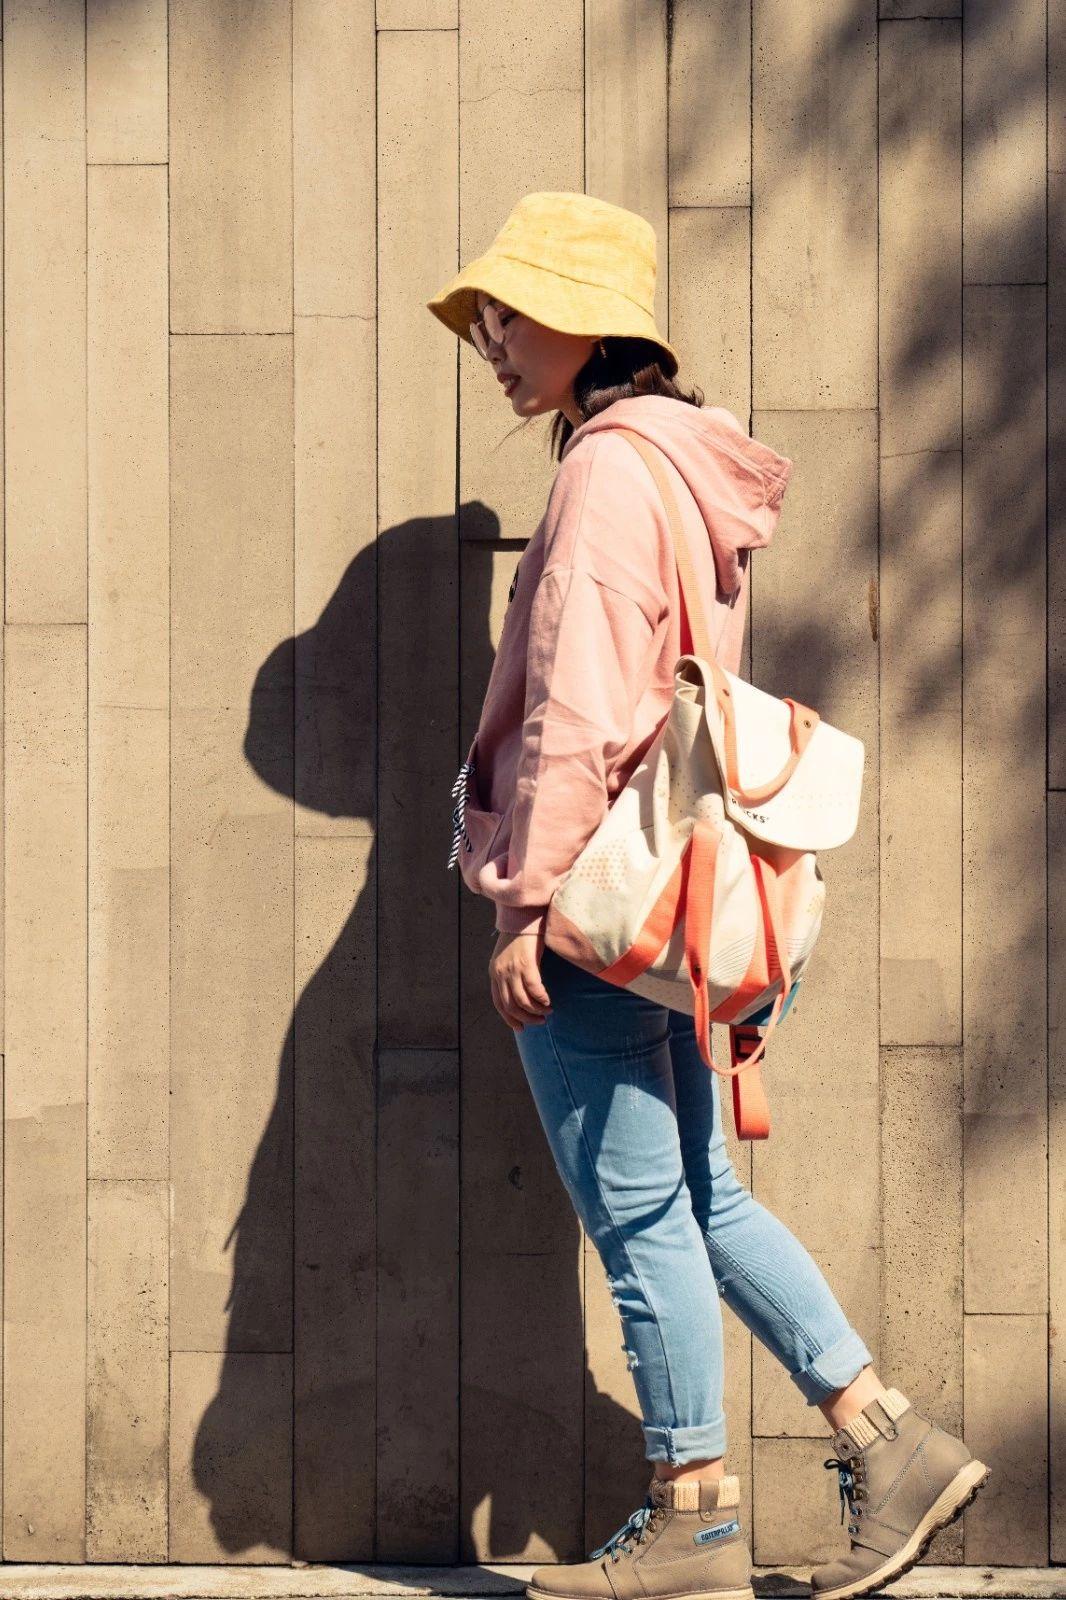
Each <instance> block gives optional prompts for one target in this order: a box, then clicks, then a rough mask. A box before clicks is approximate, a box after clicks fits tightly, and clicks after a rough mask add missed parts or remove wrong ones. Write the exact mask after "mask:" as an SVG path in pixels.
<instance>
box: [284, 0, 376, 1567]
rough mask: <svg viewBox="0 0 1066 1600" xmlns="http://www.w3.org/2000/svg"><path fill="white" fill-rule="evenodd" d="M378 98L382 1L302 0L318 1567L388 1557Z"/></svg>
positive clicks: (302, 474)
mask: <svg viewBox="0 0 1066 1600" xmlns="http://www.w3.org/2000/svg"><path fill="white" fill-rule="evenodd" d="M376 110H377V101H376V80H375V35H374V8H373V4H372V3H371V0H366V3H363V4H361V5H357V6H350V5H347V4H338V3H336V0H298V3H297V4H296V5H295V6H294V10H293V124H294V126H293V168H294V186H295V187H294V204H295V210H294V229H293V231H294V245H293V255H294V268H293V270H294V302H295V306H296V310H297V313H298V314H297V316H296V319H295V341H294V362H295V372H294V429H295V439H294V458H295V542H296V554H295V574H294V578H295V595H294V599H295V611H296V619H295V620H296V638H295V642H294V666H295V675H296V676H295V706H294V713H295V752H294V755H295V798H296V833H297V845H296V860H295V871H296V963H297V964H296V991H297V995H298V999H297V1004H296V1012H295V1016H294V1025H293V1051H294V1070H295V1077H294V1086H295V1101H294V1110H295V1152H294V1154H295V1175H296V1176H295V1183H296V1194H295V1213H294V1280H293V1281H294V1297H295V1304H294V1311H293V1315H294V1338H295V1345H294V1357H293V1361H294V1370H293V1389H294V1395H293V1427H294V1439H293V1471H294V1481H293V1516H294V1529H293V1548H294V1551H295V1552H296V1554H297V1556H298V1557H299V1558H300V1559H301V1560H305V1561H330V1560H340V1561H344V1560H365V1559H369V1558H372V1557H373V1554H374V1548H375V1521H376V1515H377V1507H376V1504H375V1481H376V1475H377V1463H376V1434H377V1425H378V1415H377V1381H376V1371H375V1369H376V1361H377V1349H378V1346H377V1340H376V1289H375V1280H376V1242H375V1232H376V1223H377V1181H378V1173H379V1168H378V1164H377V1158H376V1149H375V1095H376V1086H375V1062H374V1041H375V1032H376V1020H377V1018H376V1008H377V959H378V941H377V904H378V902H377V894H376V878H377V868H376V858H375V853H374V827H375V819H376V811H377V803H376V797H375V769H376V757H377V752H376V718H377V695H378V684H377V645H378V635H377V553H376V538H377V388H376V368H377V303H376V295H377V281H376V280H377V251H376V232H377V223H376V215H375V199H376V194H375V188H376V145H375V116H376ZM327 1463H328V1470H325V1469H324V1464H327Z"/></svg>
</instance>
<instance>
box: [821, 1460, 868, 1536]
mask: <svg viewBox="0 0 1066 1600" xmlns="http://www.w3.org/2000/svg"><path fill="white" fill-rule="evenodd" d="M822 1465H823V1466H825V1467H835V1468H836V1470H837V1478H838V1482H837V1488H838V1489H839V1491H840V1520H841V1522H843V1520H844V1512H845V1510H847V1511H848V1512H849V1513H850V1514H851V1516H852V1518H853V1519H854V1520H853V1521H852V1522H849V1523H848V1532H849V1533H858V1531H859V1523H858V1519H859V1517H861V1516H862V1507H861V1506H860V1505H859V1500H860V1499H863V1498H865V1495H866V1476H865V1473H864V1471H863V1466H862V1458H861V1456H860V1457H856V1458H855V1459H854V1460H851V1461H847V1460H842V1459H841V1457H840V1456H829V1458H828V1459H827V1460H826V1461H824V1462H823V1463H822Z"/></svg>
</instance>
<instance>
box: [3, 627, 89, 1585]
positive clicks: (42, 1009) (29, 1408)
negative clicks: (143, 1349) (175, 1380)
mask: <svg viewBox="0 0 1066 1600" xmlns="http://www.w3.org/2000/svg"><path fill="white" fill-rule="evenodd" d="M6 633H7V639H6V651H5V683H4V702H5V703H4V741H5V761H4V768H5V793H4V807H5V813H6V826H5V837H4V855H5V873H4V876H5V881H6V884H7V896H6V904H5V908H4V914H5V919H6V924H7V926H6V934H5V939H4V948H5V960H6V966H7V973H6V984H5V990H6V995H7V1048H6V1059H5V1069H6V1070H5V1084H4V1091H5V1100H4V1228H5V1239H4V1351H3V1363H4V1374H3V1376H4V1460H3V1477H4V1559H5V1560H6V1561H84V1559H85V1008H86V966H85V944H86V918H87V905H86V889H85V880H86V838H85V831H86V830H85V809H86V808H85V795H86V755H85V743H86V729H85V722H86V707H85V699H86V687H85V629H84V628H81V627H44V626H29V627H23V626H11V625H9V626H8V628H7V630H6Z"/></svg>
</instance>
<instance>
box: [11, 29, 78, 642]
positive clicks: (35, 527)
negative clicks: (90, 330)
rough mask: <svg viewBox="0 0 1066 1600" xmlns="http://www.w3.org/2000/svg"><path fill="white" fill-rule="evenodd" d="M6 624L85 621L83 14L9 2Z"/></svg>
mask: <svg viewBox="0 0 1066 1600" xmlns="http://www.w3.org/2000/svg"><path fill="white" fill-rule="evenodd" d="M3 67H4V152H3V154H4V322H5V335H4V392H5V408H6V425H5V447H4V499H5V528H6V545H7V563H6V577H5V581H6V590H5V610H4V615H5V618H6V620H7V621H8V622H49V623H58V622H84V620H85V612H86V593H85V585H86V551H85V475H86V469H85V19H84V13H83V9H82V7H80V6H71V5H58V6H57V5H51V4H49V3H48V0H10V3H9V4H8V5H7V6H5V8H4V56H3Z"/></svg>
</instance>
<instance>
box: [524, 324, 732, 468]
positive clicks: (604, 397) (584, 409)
mask: <svg viewBox="0 0 1066 1600" xmlns="http://www.w3.org/2000/svg"><path fill="white" fill-rule="evenodd" d="M603 349H604V351H605V352H606V353H605V354H603V355H601V354H600V344H599V341H597V342H596V344H594V345H593V347H592V353H591V354H590V356H589V358H588V360H587V361H586V362H585V365H584V366H583V367H582V368H581V370H580V372H578V374H577V376H576V377H575V379H574V400H575V402H576V404H577V408H578V410H579V411H580V412H581V415H582V417H583V418H584V419H585V421H586V422H587V421H588V419H589V418H590V417H594V416H595V415H596V414H597V412H599V411H604V410H605V409H606V408H607V406H609V405H613V404H614V402H615V401H616V400H626V399H630V398H632V396H633V395H638V394H665V395H669V396H670V397H671V398H672V399H674V400H683V401H684V402H685V403H686V405H690V406H702V405H703V401H704V395H703V391H702V389H699V388H696V387H693V388H692V389H691V390H690V391H687V392H686V390H684V389H682V388H681V387H680V385H679V384H678V383H677V382H676V372H677V368H676V367H674V370H673V372H668V371H667V370H666V367H668V366H670V365H671V364H672V363H671V362H670V357H669V356H668V355H667V353H666V351H665V350H664V349H663V347H662V345H659V344H656V343H655V341H654V340H653V339H629V338H612V337H610V336H608V335H604V339H603ZM532 421H533V418H532V417H526V418H525V420H524V422H522V423H520V424H519V426H520V427H524V426H525V424H526V423H529V422H532ZM573 431H574V425H573V423H572V422H571V421H570V418H569V417H568V416H567V415H566V413H565V412H563V411H557V412H556V413H555V416H554V417H553V418H552V425H551V434H550V443H551V454H552V457H553V458H554V459H555V460H556V461H558V460H559V458H560V456H561V455H562V453H563V450H564V448H565V446H566V442H567V440H568V439H569V437H570V435H571V434H572V433H573Z"/></svg>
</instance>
